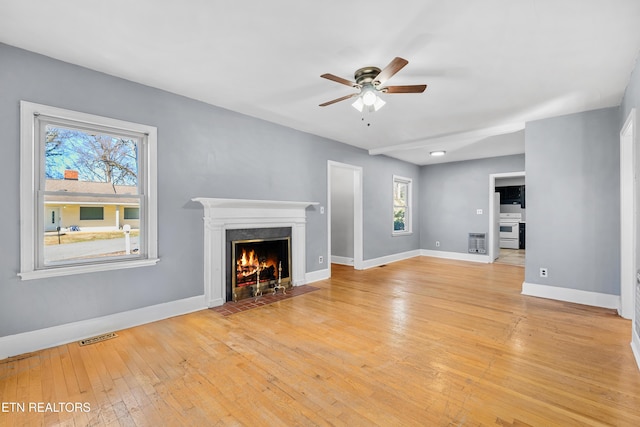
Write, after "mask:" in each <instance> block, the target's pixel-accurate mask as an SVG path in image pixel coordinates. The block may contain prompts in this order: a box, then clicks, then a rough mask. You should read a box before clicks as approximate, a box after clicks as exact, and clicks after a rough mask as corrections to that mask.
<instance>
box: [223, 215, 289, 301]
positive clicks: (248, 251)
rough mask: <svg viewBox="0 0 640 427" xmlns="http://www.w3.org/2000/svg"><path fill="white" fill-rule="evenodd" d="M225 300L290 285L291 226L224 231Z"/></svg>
mask: <svg viewBox="0 0 640 427" xmlns="http://www.w3.org/2000/svg"><path fill="white" fill-rule="evenodd" d="M226 234H227V237H226V241H227V251H226V253H227V269H226V271H227V280H226V300H227V301H238V300H241V299H244V298H251V297H256V296H259V295H262V294H265V293H266V292H271V293H275V292H277V291H278V290H280V289H282V290H283V291H284V290H285V289H286V288H288V287H289V286H290V284H291V273H290V271H291V267H290V266H291V228H290V227H278V228H253V229H238V230H227V233H226Z"/></svg>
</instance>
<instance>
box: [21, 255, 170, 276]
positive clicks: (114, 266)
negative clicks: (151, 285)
mask: <svg viewBox="0 0 640 427" xmlns="http://www.w3.org/2000/svg"><path fill="white" fill-rule="evenodd" d="M158 261H160V259H158V258H152V259H142V260H134V261H120V262H109V263H104V264H91V265H79V266H73V267H60V268H48V269H45V270H34V271H25V272H22V273H18V276H19V277H20V278H21V279H22V280H35V279H46V278H49V277H60V276H70V275H73V274H84V273H95V272H99V271H110V270H121V269H124V268H136V267H148V266H152V265H156V264H157V263H158Z"/></svg>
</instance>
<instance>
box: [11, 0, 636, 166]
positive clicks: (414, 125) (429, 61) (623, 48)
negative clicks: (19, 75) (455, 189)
mask: <svg viewBox="0 0 640 427" xmlns="http://www.w3.org/2000/svg"><path fill="white" fill-rule="evenodd" d="M639 29H640V1H638V0H475V1H469V0H446V1H445V0H439V1H435V0H431V1H428V0H399V1H395V2H389V1H380V0H368V1H347V0H341V1H336V0H324V1H316V2H307V1H293V0H268V1H266V0H237V1H219V0H181V1H175V0H109V1H87V0H30V1H24V0H0V42H3V43H6V44H9V45H13V46H17V47H20V48H24V49H27V50H30V51H34V52H38V53H42V54H44V55H47V56H50V57H53V58H57V59H60V60H63V61H67V62H71V63H74V64H78V65H81V66H84V67H88V68H91V69H94V70H98V71H102V72H105V73H108V74H111V75H114V76H118V77H122V78H125V79H128V80H132V81H135V82H139V83H143V84H146V85H149V86H153V87H157V88H161V89H164V90H167V91H170V92H174V93H177V94H181V95H185V96H188V97H191V98H195V99H198V100H201V101H204V102H207V103H210V104H213V105H217V106H220V107H224V108H227V109H230V110H234V111H238V112H240V113H244V114H248V115H250V116H254V117H258V118H261V119H264V120H268V121H271V122H275V123H279V124H282V125H285V126H288V127H291V128H294V129H299V130H302V131H305V132H309V133H312V134H316V135H321V136H324V137H327V138H331V139H334V140H338V141H341V142H344V143H347V144H351V145H354V146H357V147H361V148H364V149H367V150H370V153H371V154H374V155H375V154H386V155H388V156H392V157H396V158H399V159H403V160H406V161H409V162H412V163H415V164H419V165H423V164H431V163H440V162H445V161H454V160H464V159H470V158H480V157H490V156H495V155H507V154H515V153H523V152H524V133H523V131H522V129H523V128H524V123H525V122H526V121H529V120H535V119H540V118H545V117H551V116H558V115H562V114H568V113H574V112H579V111H585V110H591V109H596V108H603V107H610V106H617V105H619V104H620V101H621V98H622V94H623V92H624V90H625V87H626V85H627V83H628V81H629V77H630V74H631V71H632V69H633V66H634V64H635V60H636V56H637V54H638V52H639V51H640V30H639ZM396 56H400V57H403V58H406V59H407V60H408V61H409V64H408V65H407V66H406V67H405V68H403V69H402V70H401V71H400V72H398V73H397V74H396V75H395V76H394V77H392V78H391V79H390V80H389V81H388V84H389V85H409V84H421V83H426V84H427V85H428V87H427V90H426V91H425V92H424V93H422V94H387V95H384V99H385V100H386V101H387V105H385V106H384V108H382V109H381V110H380V111H378V112H376V113H372V114H366V116H365V117H364V120H363V117H362V115H361V113H358V112H357V111H356V110H355V109H353V108H352V107H351V105H350V104H351V102H349V101H344V102H340V103H337V104H334V105H331V106H328V107H319V106H318V104H320V103H322V102H325V101H329V100H331V99H334V98H338V97H340V96H343V95H347V94H350V93H352V92H354V91H355V89H352V88H349V87H347V86H344V85H340V84H338V83H335V82H332V81H329V80H326V79H322V78H320V75H321V74H323V73H332V74H335V75H337V76H340V77H344V78H346V79H349V80H353V73H354V72H355V70H356V69H358V68H361V67H364V66H369V65H373V66H378V67H380V68H383V67H384V66H385V65H387V64H388V63H389V62H390V61H391V60H392V59H393V58H394V57H396ZM493 135H499V136H498V137H492V136H493ZM436 149H444V150H447V155H446V156H445V157H442V158H438V159H435V158H430V157H429V155H428V153H429V151H433V150H436Z"/></svg>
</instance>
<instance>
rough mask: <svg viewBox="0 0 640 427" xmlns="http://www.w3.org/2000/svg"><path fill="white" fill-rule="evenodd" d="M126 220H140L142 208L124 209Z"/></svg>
mask: <svg viewBox="0 0 640 427" xmlns="http://www.w3.org/2000/svg"><path fill="white" fill-rule="evenodd" d="M124 219H140V208H124Z"/></svg>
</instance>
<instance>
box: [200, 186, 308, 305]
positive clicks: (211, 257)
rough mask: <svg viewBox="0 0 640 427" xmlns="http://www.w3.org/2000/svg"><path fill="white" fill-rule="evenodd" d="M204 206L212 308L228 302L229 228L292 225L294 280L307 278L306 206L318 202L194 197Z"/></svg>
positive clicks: (207, 293) (206, 269) (207, 296)
mask: <svg viewBox="0 0 640 427" xmlns="http://www.w3.org/2000/svg"><path fill="white" fill-rule="evenodd" d="M192 200H193V201H194V202H198V203H200V204H201V205H202V206H203V207H204V218H203V219H204V296H205V301H206V304H207V306H208V307H216V306H220V305H222V304H224V303H225V302H226V268H227V266H226V265H225V264H226V261H225V260H226V244H225V243H226V231H227V230H232V229H245V228H247V229H248V228H271V227H291V264H292V265H291V283H292V284H293V286H299V285H303V284H304V281H305V274H306V268H305V260H306V258H305V248H306V246H305V237H306V222H307V219H306V209H307V207H309V206H312V205H317V204H318V203H316V202H290V201H278V200H247V199H217V198H208V197H196V198H194V199H192Z"/></svg>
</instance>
